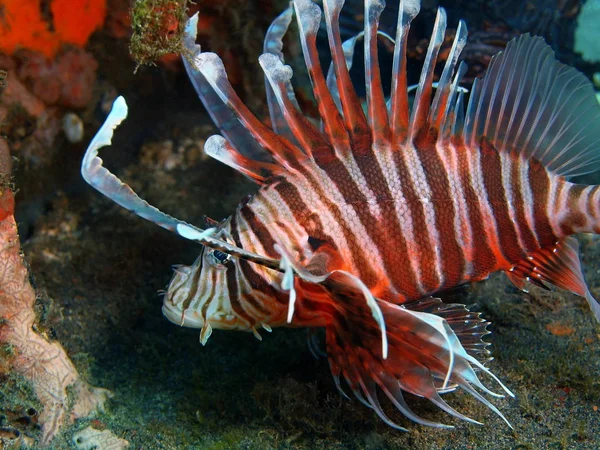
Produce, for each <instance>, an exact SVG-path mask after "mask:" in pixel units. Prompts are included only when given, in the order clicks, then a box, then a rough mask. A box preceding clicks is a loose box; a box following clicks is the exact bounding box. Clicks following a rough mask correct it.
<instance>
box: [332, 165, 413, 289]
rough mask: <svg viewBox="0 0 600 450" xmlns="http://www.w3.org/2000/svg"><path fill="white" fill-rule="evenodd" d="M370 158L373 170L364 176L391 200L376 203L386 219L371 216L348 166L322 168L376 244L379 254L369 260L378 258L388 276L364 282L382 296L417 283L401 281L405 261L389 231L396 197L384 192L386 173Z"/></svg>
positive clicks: (372, 185) (369, 183)
mask: <svg viewBox="0 0 600 450" xmlns="http://www.w3.org/2000/svg"><path fill="white" fill-rule="evenodd" d="M369 159H370V164H371V167H370V168H369V169H367V170H365V176H364V178H365V180H366V182H367V187H368V188H371V187H373V188H374V189H375V194H376V195H377V194H378V193H379V194H380V195H381V196H382V197H381V198H383V199H385V200H389V202H386V201H383V202H381V201H378V202H377V204H378V206H379V207H380V209H383V210H384V211H386V214H384V217H382V218H381V219H380V218H377V217H375V216H374V215H372V214H371V211H370V210H369V207H368V204H369V199H368V198H367V197H366V196H365V194H363V192H362V191H363V190H364V188H362V189H361V186H360V185H359V184H358V183H357V182H356V180H355V179H354V177H353V175H352V173H350V172H349V171H348V169H347V167H345V166H344V165H343V164H342V163H341V162H338V161H336V162H335V163H333V164H330V165H329V166H327V167H323V170H324V171H325V173H326V174H327V176H328V177H329V179H330V180H331V181H332V182H333V183H334V184H335V185H336V187H337V188H338V190H339V192H340V194H341V195H342V196H343V198H344V202H345V203H346V205H347V206H349V207H351V208H352V209H353V210H354V212H355V213H356V216H357V217H358V219H359V220H360V223H361V224H362V226H363V227H364V229H365V230H366V232H367V235H368V236H369V238H370V239H371V241H372V242H373V243H374V244H375V248H376V251H377V254H376V255H370V257H371V258H372V257H375V258H379V259H380V262H381V263H382V266H383V270H384V271H385V273H378V274H376V277H374V278H371V279H366V278H362V281H363V282H365V284H367V286H369V287H370V288H374V287H375V286H377V287H379V288H382V290H381V291H380V292H377V294H378V295H383V293H385V294H388V295H389V293H390V290H391V289H390V287H391V285H396V286H397V288H400V289H402V290H405V289H407V288H411V287H412V286H414V285H415V281H414V279H413V281H412V283H411V284H408V283H406V281H404V280H402V278H403V275H405V274H403V273H402V272H403V271H404V269H405V268H404V267H403V266H402V263H403V261H402V258H401V257H399V253H400V252H397V251H394V248H393V247H394V244H395V242H394V241H392V242H390V239H389V237H388V236H389V235H390V234H389V231H388V230H387V229H386V227H388V226H390V225H391V224H392V223H395V222H396V214H395V211H394V208H393V205H392V200H393V198H392V196H391V194H390V193H389V191H387V192H385V189H383V188H382V185H383V186H385V185H386V182H385V178H384V176H383V174H382V173H381V168H380V167H379V166H378V165H377V161H376V160H375V159H374V158H369ZM363 164H364V160H363ZM365 166H366V165H363V169H366V167H365ZM388 203H389V204H388ZM386 219H389V220H386ZM392 219H393V220H392ZM353 231H354V230H353ZM396 233H397V234H398V235H401V230H400V229H399V228H397V229H396ZM403 250H404V251H403V253H404V254H405V255H406V249H403ZM369 264H370V258H367V259H363V260H362V261H361V264H360V265H361V266H365V265H369ZM394 275H395V276H397V277H398V279H397V280H396V283H393V278H392V277H393V276H394ZM407 290H408V291H409V292H410V291H411V289H407ZM394 291H395V289H394ZM415 294H416V292H415V293H413V295H415Z"/></svg>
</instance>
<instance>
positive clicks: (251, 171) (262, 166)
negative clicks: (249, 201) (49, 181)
mask: <svg viewBox="0 0 600 450" xmlns="http://www.w3.org/2000/svg"><path fill="white" fill-rule="evenodd" d="M204 152H205V153H206V154H207V155H208V156H210V157H212V158H214V159H216V160H217V161H221V162H222V163H223V164H226V165H228V166H229V167H231V168H232V169H235V170H237V171H239V172H241V173H243V174H244V175H247V176H248V177H250V178H251V179H252V180H254V181H255V182H257V183H259V184H263V183H264V182H265V181H266V180H268V179H269V178H272V177H274V176H277V175H281V174H282V173H283V170H282V168H281V166H278V165H276V164H270V163H266V162H259V161H254V160H252V159H249V158H246V157H245V156H244V155H242V154H241V153H240V152H238V151H237V150H236V149H235V148H233V146H232V145H231V144H230V143H229V142H227V140H226V139H225V138H224V137H223V136H219V135H218V134H215V135H213V136H211V137H209V138H208V139H207V140H206V143H205V144H204Z"/></svg>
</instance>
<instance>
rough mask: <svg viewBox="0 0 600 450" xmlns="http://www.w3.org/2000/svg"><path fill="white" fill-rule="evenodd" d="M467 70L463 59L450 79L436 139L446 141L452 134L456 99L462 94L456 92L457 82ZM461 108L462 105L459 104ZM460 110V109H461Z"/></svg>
mask: <svg viewBox="0 0 600 450" xmlns="http://www.w3.org/2000/svg"><path fill="white" fill-rule="evenodd" d="M466 72H467V64H466V63H465V62H464V61H461V62H460V64H459V65H458V69H457V70H456V75H455V76H454V81H452V86H450V94H449V96H448V102H447V104H446V107H445V108H444V114H443V116H442V119H441V124H442V125H441V128H442V129H441V133H440V137H439V138H438V141H440V140H444V141H447V140H448V139H450V137H451V136H452V134H453V133H454V124H455V123H456V114H457V110H456V104H457V102H458V100H459V99H460V98H461V97H462V96H463V95H464V94H463V93H459V92H458V89H459V87H458V84H459V83H460V81H461V80H462V77H463V76H464V75H465V73H466ZM461 108H462V105H461ZM461 112H462V109H461Z"/></svg>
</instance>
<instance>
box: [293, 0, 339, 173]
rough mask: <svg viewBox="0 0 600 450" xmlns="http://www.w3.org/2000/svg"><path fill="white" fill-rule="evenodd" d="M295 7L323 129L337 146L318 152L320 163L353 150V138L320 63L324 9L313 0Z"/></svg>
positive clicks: (298, 1)
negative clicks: (319, 31) (318, 48)
mask: <svg viewBox="0 0 600 450" xmlns="http://www.w3.org/2000/svg"><path fill="white" fill-rule="evenodd" d="M294 8H295V10H296V18H297V22H298V28H299V30H300V43H301V45H302V53H303V54H304V62H305V64H306V68H307V70H308V74H309V77H310V81H311V83H312V87H313V93H314V96H315V99H316V101H317V106H318V109H319V114H320V116H321V120H322V121H323V129H324V132H325V135H326V136H327V139H328V141H329V142H330V143H331V144H332V145H333V147H334V148H335V152H333V151H330V152H328V153H324V154H322V155H321V154H315V159H316V160H317V163H319V161H318V160H319V159H321V160H322V161H323V162H325V163H326V162H328V161H330V160H331V159H332V158H334V157H336V155H337V156H338V157H341V158H344V157H345V156H346V155H347V154H348V153H349V152H350V145H349V144H350V142H349V140H350V137H349V135H348V132H347V130H346V127H345V126H344V121H343V119H342V116H341V115H340V113H339V111H338V110H337V107H336V105H335V102H334V101H333V97H332V95H331V92H329V89H327V82H326V80H325V77H324V76H323V72H322V70H321V63H320V62H319V53H318V51H317V45H316V39H317V32H318V30H319V24H320V22H321V10H320V8H319V7H318V6H317V5H316V4H315V3H313V2H312V1H311V0H294Z"/></svg>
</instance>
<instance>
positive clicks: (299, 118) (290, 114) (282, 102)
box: [258, 53, 331, 157]
mask: <svg viewBox="0 0 600 450" xmlns="http://www.w3.org/2000/svg"><path fill="white" fill-rule="evenodd" d="M258 61H259V63H260V65H261V67H262V69H263V71H264V73H265V77H266V78H267V81H268V82H269V86H270V88H271V89H272V91H273V93H274V95H275V99H276V101H277V103H278V107H279V109H280V110H281V111H282V113H283V116H284V118H285V120H286V122H287V124H288V126H289V127H290V130H291V132H292V133H293V135H294V137H295V138H296V140H297V141H298V143H299V144H300V146H301V147H302V148H303V150H304V152H305V153H306V154H307V155H309V156H311V157H314V154H318V153H319V152H330V151H331V148H330V146H329V143H328V142H327V140H326V139H325V137H324V136H323V135H322V134H321V133H320V132H319V130H317V129H316V128H315V126H314V125H313V124H312V123H311V122H310V121H309V120H308V119H307V118H306V117H305V116H304V114H302V113H301V112H300V111H299V110H297V109H296V107H295V106H294V104H293V103H292V101H291V100H290V98H289V97H288V95H287V90H286V85H287V84H288V83H289V81H290V79H291V77H292V69H291V68H290V67H289V66H284V65H283V63H282V62H281V61H280V60H279V58H277V56H275V55H274V54H271V53H265V54H262V55H261V56H260V57H259V59H258Z"/></svg>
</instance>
